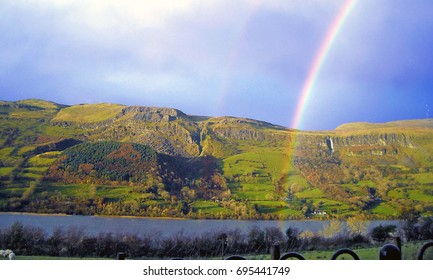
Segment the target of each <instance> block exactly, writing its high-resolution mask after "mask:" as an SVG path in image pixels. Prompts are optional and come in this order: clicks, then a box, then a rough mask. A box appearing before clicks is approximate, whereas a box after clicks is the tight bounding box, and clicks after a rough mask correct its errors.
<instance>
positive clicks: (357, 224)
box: [347, 216, 369, 236]
mask: <svg viewBox="0 0 433 280" xmlns="http://www.w3.org/2000/svg"><path fill="white" fill-rule="evenodd" d="M368 224H369V222H367V221H365V220H363V219H362V217H359V216H353V217H350V218H348V219H347V227H348V228H349V231H350V233H351V234H352V235H354V236H356V235H363V234H364V235H365V234H366V233H367V228H368Z"/></svg>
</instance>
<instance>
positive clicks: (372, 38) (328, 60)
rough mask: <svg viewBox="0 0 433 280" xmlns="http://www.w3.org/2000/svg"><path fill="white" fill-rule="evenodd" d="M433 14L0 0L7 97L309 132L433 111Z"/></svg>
mask: <svg viewBox="0 0 433 280" xmlns="http://www.w3.org/2000/svg"><path fill="white" fill-rule="evenodd" d="M349 2H350V5H351V9H350V11H347V13H345V14H344V18H341V17H340V19H343V20H341V21H340V22H338V24H339V25H338V30H334V31H335V32H334V34H333V35H334V36H333V38H332V40H330V41H328V45H326V39H327V38H328V39H329V37H330V35H329V34H330V32H331V31H332V26H333V24H335V23H336V20H337V19H338V18H339V15H341V11H342V8H343V7H344V6H347V5H348V3H349ZM432 15H433V1H427V0H358V1H351V0H292V1H288V0H266V1H265V0H238V1H232V0H207V1H202V0H172V1H168V0H159V1H150V0H149V1H147V0H122V1H118V0H27V1H24V0H14V1H8V0H0V34H1V39H0V100H6V101H16V100H22V99H27V98H40V99H45V100H50V101H54V102H57V103H61V104H67V105H72V104H80V103H102V102H109V103H118V104H124V105H142V106H159V107H172V108H177V109H179V110H181V111H183V112H185V113H187V114H190V115H203V116H235V117H247V118H253V119H258V120H263V121H267V122H270V123H273V124H277V125H282V126H286V127H291V128H297V129H302V130H328V129H334V128H335V127H337V126H338V125H341V124H343V123H348V122H388V121H394V120H403V119H421V118H427V117H433V112H432V113H430V107H431V108H433V90H432V89H433V53H432V50H433V36H432V34H433V16H432ZM325 45H326V46H327V48H326V50H325V52H323V54H324V55H323V56H321V57H319V53H320V50H321V48H322V50H323V48H324V46H325ZM315 62H320V65H319V66H320V67H319V68H318V69H316V71H313V70H312V69H313V68H314V63H315ZM312 72H314V73H313V74H312ZM309 76H314V83H313V84H312V85H311V88H309V91H308V99H306V100H305V101H304V102H302V101H301V96H302V91H303V89H304V88H305V85H306V83H307V81H308V78H309ZM310 78H311V77H310Z"/></svg>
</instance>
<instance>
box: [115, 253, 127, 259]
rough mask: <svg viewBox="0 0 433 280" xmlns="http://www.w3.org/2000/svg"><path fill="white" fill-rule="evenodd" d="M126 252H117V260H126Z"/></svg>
mask: <svg viewBox="0 0 433 280" xmlns="http://www.w3.org/2000/svg"><path fill="white" fill-rule="evenodd" d="M125 259H126V254H125V253H124V252H120V253H117V257H116V260H125Z"/></svg>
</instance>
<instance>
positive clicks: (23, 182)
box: [0, 99, 433, 219]
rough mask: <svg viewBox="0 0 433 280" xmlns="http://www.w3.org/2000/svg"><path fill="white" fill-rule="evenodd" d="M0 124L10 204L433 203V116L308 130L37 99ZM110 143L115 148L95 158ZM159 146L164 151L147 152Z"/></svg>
mask: <svg viewBox="0 0 433 280" xmlns="http://www.w3.org/2000/svg"><path fill="white" fill-rule="evenodd" d="M0 125H1V127H0V209H1V210H2V211H30V212H47V213H52V212H55V211H60V212H63V213H64V212H67V213H71V214H107V215H141V216H167V217H187V218H234V219H238V218H241V219H287V218H292V219H299V218H330V217H337V218H343V217H347V216H352V215H364V216H365V217H366V218H398V217H399V215H401V213H403V212H404V211H407V209H415V210H417V211H419V212H421V213H423V214H425V215H431V214H432V212H433V190H432V187H433V176H432V175H431V174H432V172H431V170H433V157H432V154H433V129H432V120H431V119H426V120H408V121H397V122H390V123H386V124H368V123H353V124H345V125H342V126H340V127H338V128H337V129H336V130H335V131H309V132H307V131H295V130H291V129H287V128H284V127H281V126H277V125H273V124H269V123H266V122H262V121H258V120H253V119H247V118H235V117H227V116H226V117H204V116H191V115H187V114H185V113H183V112H181V111H179V110H176V109H172V108H158V107H144V106H123V105H117V104H106V103H103V104H81V105H74V106H65V105H59V104H56V103H53V102H49V101H44V100H36V99H31V100H22V101H17V102H5V101H1V102H0ZM328 137H331V139H332V142H333V147H334V150H333V151H332V152H331V150H330V149H329V146H328V145H329V143H327V140H326V139H327V138H328ZM328 141H329V140H328ZM95 145H96V146H95ZM137 145H138V146H137ZM78 147H79V148H78ZM95 147H98V148H97V150H95ZM74 149H78V151H80V152H79V153H78V154H76V153H75V154H74V153H73V152H72V151H74ZM101 149H102V150H104V151H106V154H103V155H104V156H103V157H100V158H97V160H96V161H95V158H93V159H92V157H90V155H92V154H97V153H99V150H101ZM106 149H108V150H106ZM147 149H150V150H149V151H153V152H152V153H155V155H156V156H155V160H154V161H152V163H150V162H148V163H146V162H136V161H135V160H136V159H138V158H139V157H140V156H139V155H140V154H142V153H143V151H146V150H147ZM78 155H89V157H82V156H78ZM73 158H78V159H79V161H74V160H73ZM56 209H57V210H56Z"/></svg>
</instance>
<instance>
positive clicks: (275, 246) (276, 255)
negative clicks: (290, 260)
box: [271, 243, 281, 260]
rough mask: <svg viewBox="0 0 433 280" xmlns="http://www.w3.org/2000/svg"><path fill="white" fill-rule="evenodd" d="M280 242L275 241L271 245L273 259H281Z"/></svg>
mask: <svg viewBox="0 0 433 280" xmlns="http://www.w3.org/2000/svg"><path fill="white" fill-rule="evenodd" d="M280 255H281V254H280V244H279V243H274V244H272V246H271V259H272V260H279V259H280Z"/></svg>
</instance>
